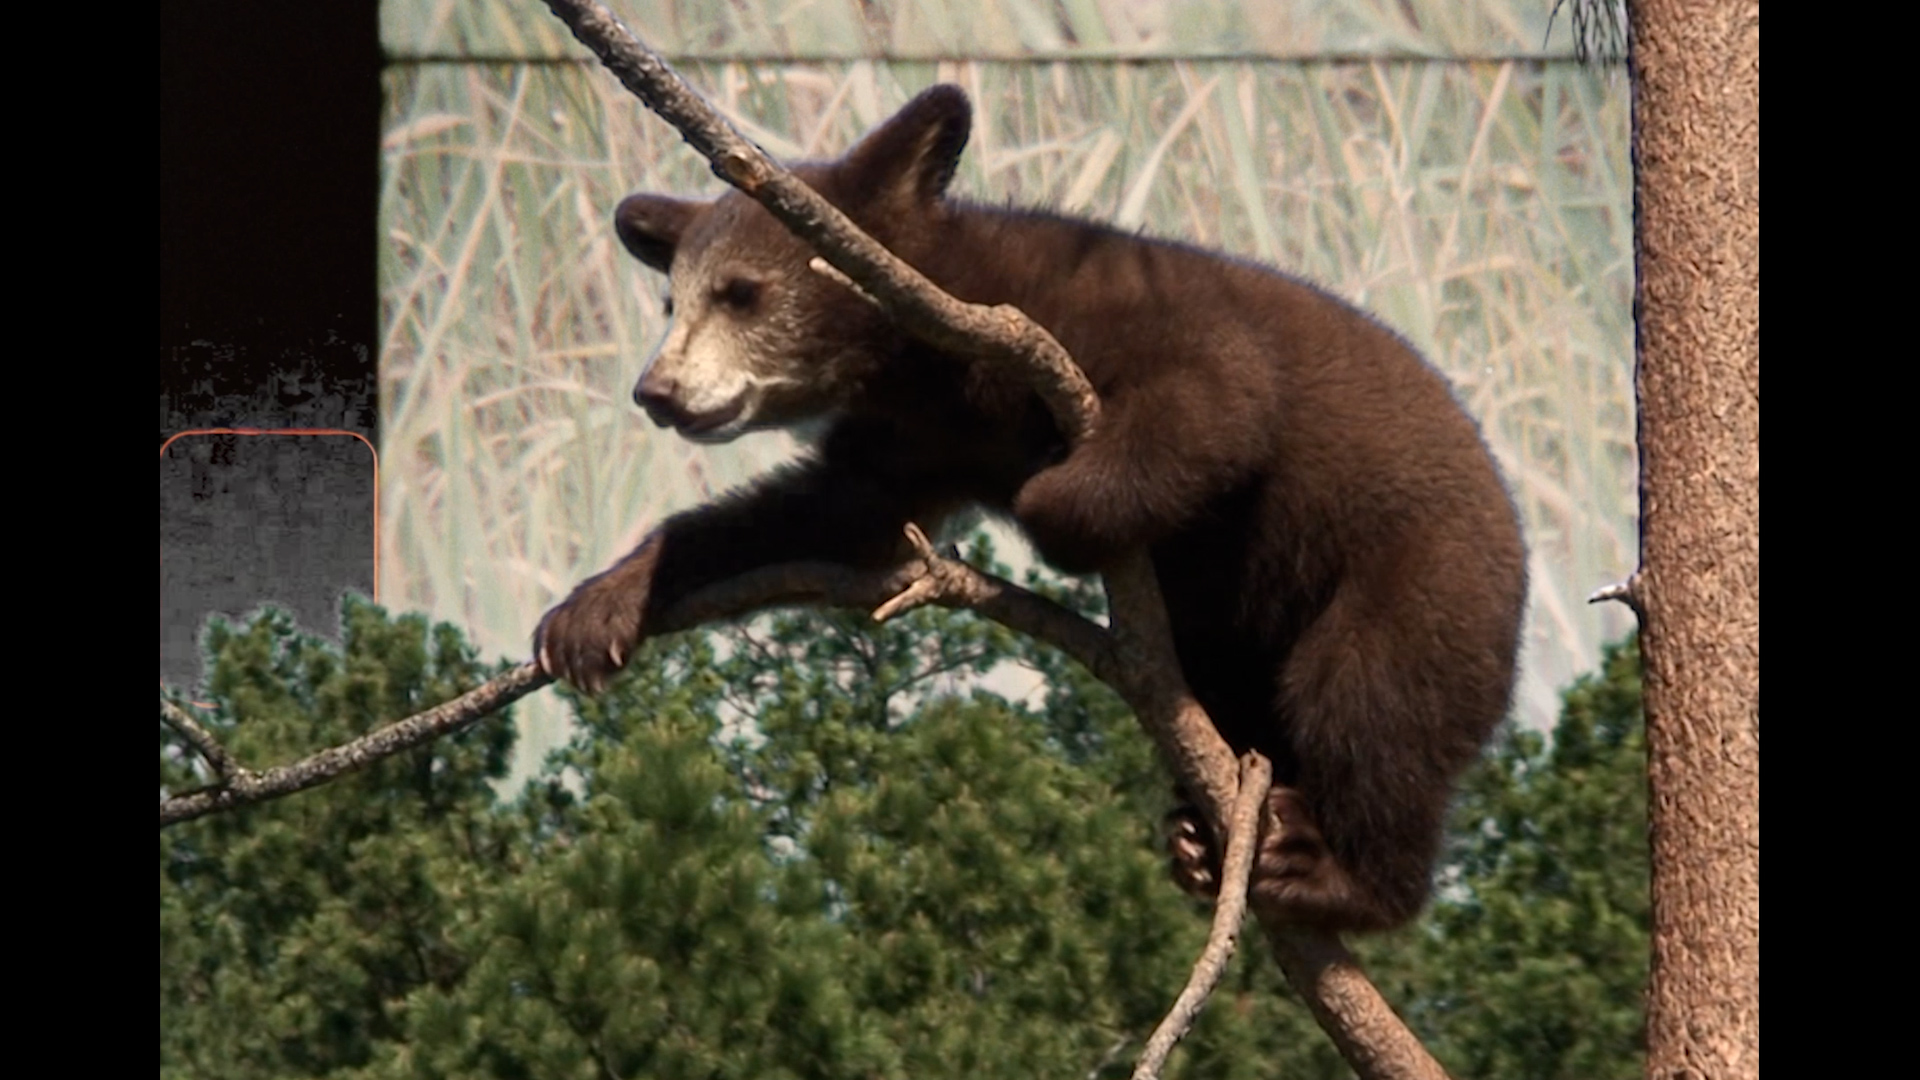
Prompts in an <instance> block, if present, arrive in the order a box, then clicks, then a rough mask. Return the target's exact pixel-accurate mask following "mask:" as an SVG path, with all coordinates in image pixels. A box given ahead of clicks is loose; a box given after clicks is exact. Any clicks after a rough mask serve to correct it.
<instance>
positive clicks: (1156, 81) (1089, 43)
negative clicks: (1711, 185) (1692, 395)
mask: <svg viewBox="0 0 1920 1080" xmlns="http://www.w3.org/2000/svg"><path fill="white" fill-rule="evenodd" d="M612 6H613V7H614V8H615V10H616V11H618V12H620V13H621V14H622V16H623V17H624V18H625V19H626V21H627V24H628V25H629V26H630V27H632V28H633V29H634V31H635V32H636V33H638V34H639V35H640V36H641V38H642V39H643V40H645V41H647V42H648V43H649V44H650V45H653V46H655V47H657V48H660V49H662V50H664V51H665V53H666V54H667V55H668V57H669V59H672V60H674V61H675V65H676V67H677V68H678V69H679V70H680V71H681V73H682V74H683V75H685V76H686V77H687V78H688V79H689V80H690V81H691V82H692V83H693V84H694V85H695V86H696V87H697V88H698V89H699V90H700V91H701V92H702V93H703V94H705V95H706V96H707V98H708V100H710V101H711V102H713V104H715V105H716V106H717V107H719V108H720V110H721V111H722V112H723V113H725V114H726V115H727V116H728V117H729V118H730V119H732V120H733V121H734V122H735V123H736V124H738V125H739V126H740V127H741V129H742V130H743V131H745V132H746V133H747V134H748V135H749V136H750V137H752V138H754V139H756V140H757V141H759V142H760V143H761V144H762V145H763V146H764V147H766V148H767V149H768V150H769V151H770V152H772V153H773V154H775V155H776V156H780V157H787V158H794V157H807V156H830V155H832V154H835V153H838V152H839V151H840V150H842V149H844V148H845V147H847V146H848V145H849V144H850V143H851V142H852V141H853V140H854V139H856V138H857V137H858V136H859V135H860V134H861V133H862V132H864V131H865V130H867V129H868V128H869V127H871V126H872V125H873V124H875V123H877V122H878V121H880V120H882V119H884V118H885V117H886V116H887V115H889V114H890V113H891V112H892V111H893V110H894V109H895V108H897V107H898V106H899V105H900V104H901V103H903V102H904V101H905V100H906V99H907V98H909V97H911V96H912V95H913V94H914V93H915V92H917V91H919V90H921V89H924V88H925V87H927V86H929V85H931V84H933V83H935V82H956V83H959V84H960V85H962V86H964V87H965V88H966V89H967V91H968V92H969V94H970V95H971V96H972V97H973V100H974V102H975V108H976V112H977V117H976V121H975V132H974V136H973V140H972V142H971V143H970V145H969V147H968V150H967V154H966V157H965V159H964V161H963V164H962V169H961V172H960V175H959V178H958V180H957V182H956V185H955V189H956V192H957V193H959V194H961V195H964V196H971V197H975V198H980V199H983V200H991V201H1000V200H1010V201H1012V202H1015V203H1020V204H1045V205H1051V206H1055V207H1058V208H1061V209H1065V210H1071V211H1074V212H1077V213H1083V214H1087V215H1091V216H1095V217H1099V218H1104V219H1107V220H1111V221H1115V222H1118V223H1120V224H1122V225H1125V226H1128V227H1142V228H1144V229H1146V230H1147V231H1148V232H1150V233H1153V234H1158V235H1164V236H1169V237H1175V238H1179V239H1184V240H1190V241H1195V242H1198V243H1202V244H1207V245H1211V246H1215V247H1219V248H1222V249H1224V250H1227V251H1230V252H1234V253H1236V254H1241V255H1247V256H1253V257H1256V258H1260V259H1263V260H1267V261H1269V262H1272V263H1274V264H1275V265H1277V266H1279V267H1281V268H1282V269H1285V270H1287V271H1289V272H1292V273H1295V274H1299V275H1302V276H1305V277H1307V278H1310V279H1312V280H1314V281H1316V282H1318V283H1320V284H1322V285H1324V286H1326V287H1328V288H1330V289H1331V290H1332V291H1333V292H1335V293H1337V294H1339V295H1341V296H1343V297H1346V298H1348V299H1350V300H1352V301H1354V302H1356V303H1358V304H1360V305H1361V306H1362V307H1365V308H1366V309H1368V310H1370V311H1372V312H1373V313H1375V314H1376V315H1377V316H1378V317H1379V318H1381V319H1382V320H1383V321H1385V322H1386V323H1388V324H1389V325H1391V326H1393V327H1394V328H1395V329H1397V330H1398V331H1400V332H1401V333H1402V334H1404V335H1406V336H1407V338H1408V339H1409V340H1411V341H1412V342H1413V343H1414V344H1415V345H1416V346H1417V347H1418V348H1420V349H1421V350H1422V351H1423V352H1424V353H1425V354H1426V356H1427V357H1428V358H1429V359H1430V360H1431V361H1432V362H1433V363H1434V364H1436V365H1437V366H1438V367H1439V368H1440V369H1441V370H1442V371H1444V372H1445V373H1446V374H1447V375H1448V377H1449V378H1450V379H1451V380H1452V382H1453V384H1454V386H1455V388H1456V392H1457V394H1458V396H1459V398H1460V400H1461V401H1462V402H1464V403H1465V404H1466V406H1467V407H1468V408H1469V409H1470V410H1471V411H1472V413H1473V414H1474V415H1475V416H1476V417H1478V418H1479V420H1480V422H1481V424H1482V427H1483V429H1484V430H1485V432H1486V435H1487V438H1488V441H1489V442H1490V443H1491V444H1492V446H1493V448H1494V451H1495V453H1496V454H1497V455H1498V457H1499V459H1500V463H1501V465H1502V467H1503V468H1504V470H1505V472H1506V475H1507V477H1508V480H1509V482H1510V484H1511V485H1512V487H1513V489H1514V492H1515V495H1516V497H1517V500H1518V502H1519V504H1520V507H1521V510H1522V514H1523V516H1524V518H1525V521H1526V526H1527V534H1528V540H1529V543H1530V545H1531V551H1532V565H1531V571H1532V577H1533V582H1532V583H1533V597H1532V604H1531V610H1530V615H1529V623H1528V629H1527V640H1526V645H1525V654H1524V658H1525V672H1524V675H1523V679H1522V684H1521V687H1520V690H1519V693H1518V695H1517V700H1516V715H1517V716H1518V717H1519V718H1520V719H1521V721H1522V722H1524V723H1527V724H1529V725H1531V726H1537V727H1545V726H1546V725H1548V724H1549V723H1550V722H1551V720H1552V718H1553V716H1554V711H1555V707H1556V704H1557V702H1556V698H1555V696H1554V688H1555V687H1558V686H1561V685H1564V684H1565V683H1567V682H1568V681H1570V679H1571V678H1572V676H1573V675H1574V674H1575V673H1577V672H1580V671H1583V670H1587V669H1588V668H1590V667H1591V666H1592V665H1593V664H1594V663H1595V662H1596V661H1597V659H1598V657H1599V646H1600V643H1601V642H1603V641H1605V640H1609V639H1611V638H1614V637H1617V636H1618V635H1619V634H1621V633H1623V632H1624V631H1625V630H1626V629H1627V627H1628V626H1629V618H1630V617H1629V616H1628V615H1627V613H1626V612H1625V611H1624V609H1622V608H1620V607H1619V606H1618V605H1603V606H1601V607H1598V608H1594V607H1589V606H1587V605H1586V604H1585V602H1584V599H1585V596H1586V594H1587V593H1588V592H1590V591H1591V590H1592V589H1594V588H1596V587H1598V586H1600V585H1602V584H1605V583H1607V582H1610V581H1614V580H1618V579H1620V578H1622V577H1624V576H1625V574H1626V573H1627V572H1628V571H1629V570H1630V569H1631V568H1632V566H1633V564H1634V561H1635V555H1636V551H1637V546H1638V539H1637V518H1636V507H1637V501H1636V494H1635V492H1636V488H1635V485H1636V466H1635V459H1634V418H1633V390H1632V366H1631V365H1632V343H1633V329H1632V312H1631V295H1632V217H1631V201H1630V200H1631V188H1630V173H1629V165H1628V160H1627V108H1626V84H1625V81H1624V79H1623V78H1620V77H1619V76H1618V75H1617V74H1609V73H1608V72H1607V71H1605V70H1596V69H1592V68H1584V67H1581V66H1579V65H1577V64H1576V63H1574V62H1573V61H1572V60H1571V58H1570V53H1571V47H1570V45H1569V44H1568V42H1567V36H1566V28H1565V26H1564V22H1563V24H1562V25H1561V26H1559V27H1557V28H1556V30H1555V36H1554V44H1552V45H1550V46H1545V47H1543V45H1542V41H1543V38H1544V33H1545V25H1546V11H1547V9H1548V7H1549V6H1550V2H1549V0H1505V2H1494V0H1485V2H1477V3H1442V2H1438V0H1432V2H1429V0H1384V2H1376V0H1344V2H1336V0H1311V2H1308V0H1300V2H1294V3H1277V4H1253V3H1248V4H1233V3H1226V2H1223V0H1199V2H1189V3H1174V2H1168V0H1053V2H1048V0H884V2H882V0H866V2H861V0H773V2H769V3H760V4H749V3H745V2H713V0H704V2H697V3H696V2H686V3H672V2H669V0H628V2H624V3H616V4H614V5H612ZM863 12H864V13H866V14H865V15H864V16H863ZM1562 18H1563V20H1564V15H1563V16H1562ZM381 19H382V30H383V35H384V40H385V44H386V48H387V50H388V52H389V58H390V62H389V64H388V66H387V69H386V76H385V82H386V85H385V117H384V123H383V131H384V132H385V137H384V139H383V142H382V148H381V149H382V153H383V157H384V168H383V187H382V191H381V199H380V228H381V230H382V233H383V241H382V255H381V261H380V268H379V273H380V288H381V296H382V328H383V342H382V354H381V408H382V418H381V429H380V430H381V438H382V444H383V445H382V446H381V453H380V461H381V467H382V470H383V473H382V477H381V491H382V498H383V506H382V522H383V525H382V531H383V535H382V537H381V544H382V550H381V575H382V580H381V584H380V588H381V595H382V597H383V598H385V600H386V601H387V603H388V604H389V605H391V606H393V607H395V608H398V609H419V610H425V611H428V612H430V613H431V614H432V615H433V617H435V618H437V619H446V620H450V621H453V622H456V623H458V624H460V625H461V626H463V627H466V628H467V629H468V631H469V633H470V634H471V635H473V637H474V639H475V640H476V641H478V642H479V643H480V645H481V646H482V648H483V649H484V650H486V651H487V652H488V653H490V654H491V653H499V654H503V655H508V656H516V657H518V656H524V655H526V654H527V652H528V649H527V642H528V639H529V635H530V634H531V631H532V629H533V626H534V625H535V623H536V622H537V621H538V619H539V617H540V615H541V613H542V612H543V611H545V609H546V608H547V607H548V606H550V605H551V604H552V603H553V602H554V601H555V600H556V599H558V598H559V597H561V596H563V595H564V594H565V593H566V591H567V590H568V589H570V588H571V587H572V586H573V584H574V583H576V582H577V581H578V580H580V579H581V578H582V577H585V576H586V575H588V574H591V573H593V572H596V571H598V570H600V569H602V568H604V566H605V565H606V564H607V563H608V562H610V561H611V560H612V559H613V558H615V557H617V556H618V555H620V554H623V553H624V552H625V551H626V550H628V549H629V548H630V547H631V546H632V545H633V543H634V542H635V541H636V540H637V539H638V537H639V535H640V533H641V532H642V531H643V530H644V529H645V528H646V527H648V526H650V525H652V524H654V523H656V522H658V521H659V520H660V519H661V517H663V516H664V515H666V514H668V513H671V512H673V511H674V510H678V509H681V508H684V507H686V506H689V505H692V504H693V503H695V502H697V501H699V500H701V499H703V498H706V497H708V496H710V495H711V494H713V493H715V492H717V491H719V490H722V489H724V488H725V487H727V486H729V485H732V484H734V483H737V482H740V481H741V480H744V479H746V478H748V477H750V476H751V475H753V474H755V473H757V472H759V471H762V470H763V469H765V468H766V467H768V466H769V465H771V464H773V463H775V462H777V461H778V460H780V459H782V458H783V457H785V456H787V455H789V454H790V453H792V445H791V443H790V442H789V441H787V440H786V439H785V438H784V437H782V436H777V435H766V436H754V437H751V438H749V439H746V440H742V441H741V442H739V443H736V444H733V445H731V446H727V447H723V448H696V447H693V446H692V445H690V444H687V443H685V442H683V441H680V440H679V439H677V438H676V437H675V436H673V435H672V433H670V432H660V431H657V430H655V429H654V428H653V427H652V426H651V425H650V424H647V423H646V422H645V420H644V418H643V417H642V416H641V415H640V414H639V412H638V411H637V410H636V409H635V408H634V406H633V404H632V402H631V400H630V397H629V394H630V391H631V387H632V385H633V381H634V380H635V379H636V378H637V377H638V374H639V371H640V367H641V364H642V363H643V361H644V360H645V358H646V356H647V355H648V353H649V352H650V351H651V349H652V348H653V346H654V344H655V343H656V342H657V341H658V340H659V338H660V336H661V334H662V332H663V330H664V324H665V320H664V316H663V313H662V310H661V303H660V297H661V294H662V286H663V282H662V279H661V278H660V277H659V276H658V275H656V274H653V273H652V272H650V271H648V270H645V269H644V268H642V267H641V266H640V265H639V264H638V263H636V262H635V261H633V260H632V259H631V258H630V257H628V256H627V255H626V254H625V252H624V251H623V250H622V249H621V248H620V246H619V244H618V242H617V241H616V240H615V238H614V236H613V231H612V228H611V223H610V214H611V211H612V208H613V206H614V204H615V203H616V202H618V201H619V199H620V198H621V197H622V196H623V195H625V194H627V193H629V192H632V191H635V190H642V189H645V190H654V191H665V192H674V193H680V194H689V195H692V194H715V193H718V191H719V190H720V183H719V181H717V180H715V179H714V177H713V176H712V174H711V172H710V171H709V170H708V168H707V167H706V165H705V163H704V162H703V161H702V160H701V159H700V158H699V157H698V156H697V155H696V154H694V153H693V152H692V151H691V150H689V149H688V148H687V147H686V146H685V145H684V144H682V143H681V142H680V140H679V137H678V135H677V134H676V133H674V132H673V131H672V129H670V128H669V127H667V125H666V124H665V123H664V122H662V121H660V120H658V119H657V118H655V117H653V116H652V115H651V114H650V113H648V112H646V110H645V109H644V107H643V106H641V105H640V104H639V103H638V102H637V101H635V100H634V99H633V98H632V97H631V96H630V95H628V94H627V93H626V92H625V91H624V90H623V89H622V88H621V87H620V86H619V85H618V84H617V83H616V82H615V81H614V80H613V78H612V77H611V76H609V75H607V74H606V73H605V72H604V71H602V70H601V69H600V68H599V66H598V65H597V64H596V63H594V62H592V61H591V59H590V58H587V57H586V54H585V52H584V50H582V49H580V48H579V47H578V46H577V45H576V44H575V43H573V42H572V41H571V39H570V38H568V37H567V35H566V31H565V29H564V27H562V26H561V24H560V23H559V22H558V20H556V19H554V18H553V17H552V15H550V14H549V13H548V12H547V10H546V8H545V7H544V6H543V5H541V4H539V3H536V2H534V0H484V2H478V3H473V2H462V3H454V2H452V0H405V2H399V0H387V2H386V3H384V4H383V5H382V9H381ZM1002 535H1005V534H1002ZM1002 550H1003V551H1004V550H1006V545H1005V544H1003V545H1002ZM541 699H545V700H541ZM529 706H530V707H525V708H523V709H522V710H521V711H520V716H521V718H522V719H521V723H522V725H523V727H524V728H525V738H524V740H523V742H522V744H521V747H522V748H521V751H520V753H521V768H522V771H524V769H525V768H527V767H529V766H530V765H531V764H532V763H534V762H537V761H538V760H539V759H540V758H541V757H543V756H544V755H545V753H546V752H547V750H548V749H550V748H551V747H553V746H555V745H557V744H558V742H559V741H561V740H562V739H564V738H565V736H566V728H565V724H566V720H565V717H564V713H563V711H562V710H561V708H560V707H559V705H558V702H557V701H556V700H554V699H553V698H552V695H551V693H550V692H543V693H542V694H541V695H538V696H537V697H536V699H535V700H534V701H532V702H530V703H529Z"/></svg>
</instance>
